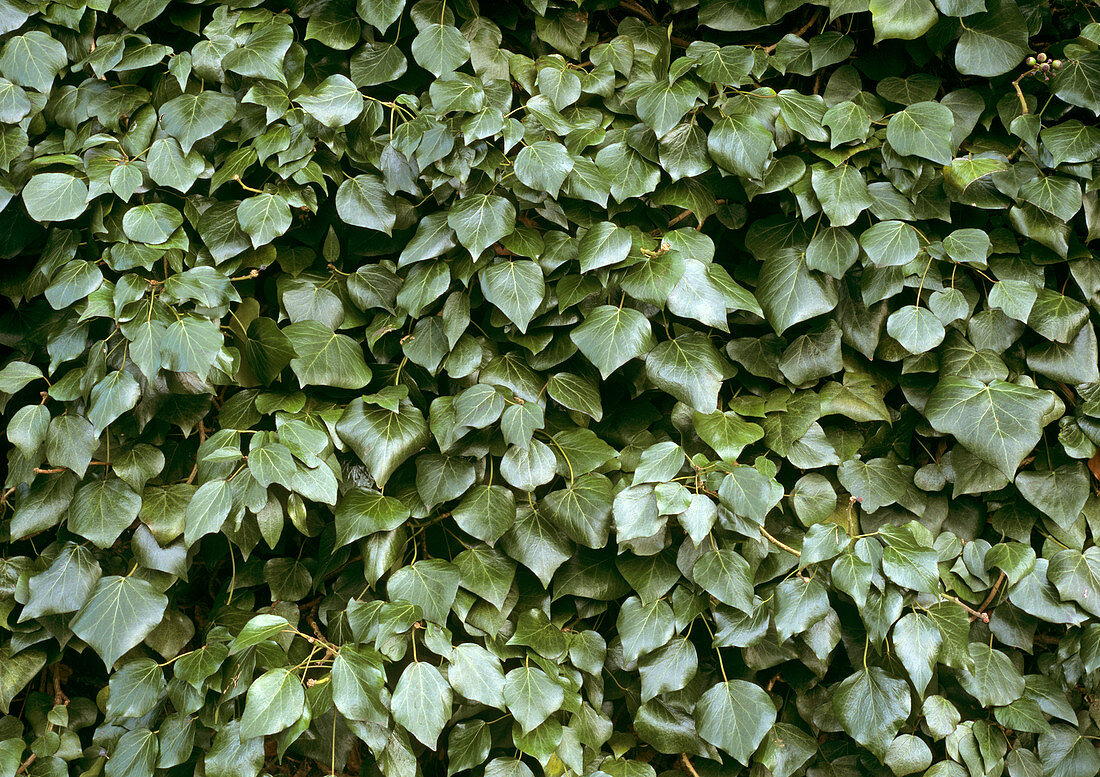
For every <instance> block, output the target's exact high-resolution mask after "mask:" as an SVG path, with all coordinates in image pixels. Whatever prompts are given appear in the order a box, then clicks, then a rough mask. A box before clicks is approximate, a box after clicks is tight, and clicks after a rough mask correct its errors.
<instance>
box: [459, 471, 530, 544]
mask: <svg viewBox="0 0 1100 777" xmlns="http://www.w3.org/2000/svg"><path fill="white" fill-rule="evenodd" d="M451 515H452V516H453V517H454V519H455V523H457V524H458V525H459V527H460V528H461V529H462V530H463V531H464V532H466V533H467V534H469V535H471V536H473V537H476V538H477V539H479V540H481V541H482V542H487V543H489V544H490V545H492V544H494V543H495V542H496V541H497V540H498V539H500V538H501V536H503V535H504V533H505V532H506V531H508V530H509V529H510V528H512V524H513V523H515V520H516V500H515V496H514V495H513V494H512V492H511V491H509V490H508V489H506V488H504V487H503V486H499V485H477V486H474V487H473V488H472V489H470V490H469V491H467V492H466V495H465V496H464V497H462V501H460V502H459V503H458V506H457V507H455V508H454V509H453V510H452V511H451Z"/></svg>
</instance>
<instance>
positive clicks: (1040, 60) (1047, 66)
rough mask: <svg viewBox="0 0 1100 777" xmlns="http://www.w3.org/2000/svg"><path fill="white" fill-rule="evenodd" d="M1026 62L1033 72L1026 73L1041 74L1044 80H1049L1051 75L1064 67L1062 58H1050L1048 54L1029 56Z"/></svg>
mask: <svg viewBox="0 0 1100 777" xmlns="http://www.w3.org/2000/svg"><path fill="white" fill-rule="evenodd" d="M1025 62H1026V63H1027V66H1028V67H1030V68H1031V72H1030V73H1027V74H1025V75H1035V76H1039V77H1040V78H1042V79H1043V80H1044V81H1049V80H1050V77H1051V75H1053V74H1054V73H1055V72H1057V71H1059V70H1061V69H1062V60H1060V59H1055V60H1049V58H1048V57H1047V55H1046V54H1036V55H1035V56H1034V57H1028V58H1027V59H1026V60H1025Z"/></svg>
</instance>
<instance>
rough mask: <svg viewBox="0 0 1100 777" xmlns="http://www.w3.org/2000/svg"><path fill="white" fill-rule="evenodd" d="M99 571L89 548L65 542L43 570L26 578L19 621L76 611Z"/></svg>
mask: <svg viewBox="0 0 1100 777" xmlns="http://www.w3.org/2000/svg"><path fill="white" fill-rule="evenodd" d="M102 574H103V572H102V570H101V569H100V566H99V562H98V561H96V558H95V556H94V555H93V553H92V551H91V549H90V548H87V547H85V546H84V545H77V544H75V543H73V542H66V543H65V544H64V545H63V546H62V548H61V550H60V552H59V553H58V554H57V556H56V558H54V559H53V561H52V562H50V565H49V566H48V567H47V568H46V569H45V570H44V571H43V572H40V573H38V574H37V575H35V576H34V577H32V578H30V580H29V581H28V587H29V589H30V599H29V600H28V601H27V603H26V605H24V607H23V612H22V614H21V615H20V616H19V620H20V621H26V620H30V619H32V618H39V617H41V616H43V615H60V614H63V613H67V612H73V611H75V610H79V609H80V608H81V607H83V606H84V603H85V602H87V601H88V597H89V596H91V593H92V589H93V588H94V587H95V584H96V583H97V582H98V581H99V578H100V577H101V576H102Z"/></svg>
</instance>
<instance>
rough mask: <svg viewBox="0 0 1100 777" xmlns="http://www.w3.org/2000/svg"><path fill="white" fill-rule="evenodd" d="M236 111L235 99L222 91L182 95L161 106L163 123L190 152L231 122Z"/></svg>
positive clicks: (184, 150) (183, 149) (161, 122)
mask: <svg viewBox="0 0 1100 777" xmlns="http://www.w3.org/2000/svg"><path fill="white" fill-rule="evenodd" d="M236 112H237V104H236V102H235V101H234V100H233V98H232V97H229V96H228V95H224V94H221V93H220V92H210V91H205V92H199V93H198V94H181V95H179V96H178V97H174V98H172V99H171V100H169V101H168V102H166V103H165V104H164V105H162V106H161V107H160V124H161V126H162V127H164V131H165V132H167V133H168V134H169V135H171V136H172V137H174V138H175V139H176V140H178V141H179V144H180V148H181V149H182V151H183V153H184V154H189V153H191V147H192V146H194V145H195V143H197V142H198V141H200V140H202V139H203V138H207V137H210V136H211V135H213V134H214V133H215V132H217V131H218V130H220V129H221V128H222V127H224V126H225V125H226V124H228V123H229V121H230V120H231V119H232V118H233V116H234V115H235V114H236Z"/></svg>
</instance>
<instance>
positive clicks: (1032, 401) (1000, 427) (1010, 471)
mask: <svg viewBox="0 0 1100 777" xmlns="http://www.w3.org/2000/svg"><path fill="white" fill-rule="evenodd" d="M1053 402H1054V398H1053V395H1052V394H1051V393H1050V392H1049V391H1042V390H1040V389H1034V388H1029V387H1027V386H1017V385H1015V384H1013V383H1007V382H1005V381H1003V380H994V381H991V382H990V383H989V384H985V383H982V382H981V381H978V380H975V379H973V378H957V377H950V376H949V377H945V378H943V379H942V380H941V381H940V382H939V383H938V384H937V385H936V387H935V389H934V390H933V391H932V395H931V396H930V397H929V398H928V404H927V405H926V406H925V410H924V412H925V417H926V418H928V421H929V423H931V424H932V426H933V427H935V429H936V431H938V432H941V433H943V434H953V435H954V436H955V437H956V439H958V441H959V442H961V443H962V444H963V445H965V446H966V447H967V448H968V449H969V450H970V451H971V452H973V453H974V455H976V456H978V457H979V458H981V459H982V460H983V461H985V462H988V463H989V464H992V465H993V466H994V467H996V468H997V469H998V470H999V471H1000V472H1002V473H1003V474H1004V475H1005V477H1009V478H1011V477H1014V476H1015V474H1016V470H1017V469H1019V466H1020V462H1022V461H1023V460H1024V458H1025V457H1026V456H1027V454H1028V453H1029V452H1030V451H1031V449H1032V448H1034V447H1035V445H1036V443H1038V442H1039V437H1040V436H1041V435H1042V425H1041V422H1040V419H1041V418H1042V417H1043V415H1044V414H1045V413H1047V412H1048V411H1049V410H1050V408H1051V407H1052V406H1053Z"/></svg>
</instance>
